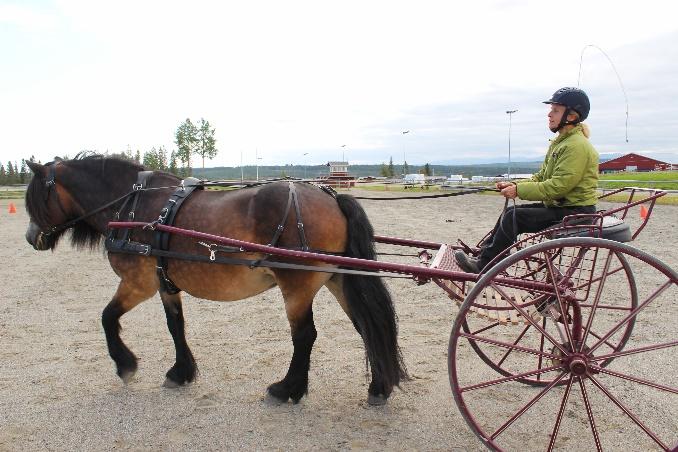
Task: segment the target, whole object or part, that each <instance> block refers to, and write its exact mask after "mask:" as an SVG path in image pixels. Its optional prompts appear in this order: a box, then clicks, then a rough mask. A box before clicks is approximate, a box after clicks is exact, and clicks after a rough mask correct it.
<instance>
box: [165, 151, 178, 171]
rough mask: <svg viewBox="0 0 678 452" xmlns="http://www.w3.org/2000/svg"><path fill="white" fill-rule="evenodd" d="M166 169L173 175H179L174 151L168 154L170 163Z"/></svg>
mask: <svg viewBox="0 0 678 452" xmlns="http://www.w3.org/2000/svg"><path fill="white" fill-rule="evenodd" d="M167 169H168V170H169V172H170V173H172V174H174V175H178V174H179V167H178V166H177V154H176V152H174V151H172V153H171V154H170V161H169V165H167Z"/></svg>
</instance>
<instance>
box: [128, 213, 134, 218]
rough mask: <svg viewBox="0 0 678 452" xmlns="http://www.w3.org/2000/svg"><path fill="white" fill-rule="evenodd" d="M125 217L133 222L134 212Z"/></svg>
mask: <svg viewBox="0 0 678 452" xmlns="http://www.w3.org/2000/svg"><path fill="white" fill-rule="evenodd" d="M127 217H128V218H129V219H130V220H134V212H130V213H128V214H127Z"/></svg>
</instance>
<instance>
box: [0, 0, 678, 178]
mask: <svg viewBox="0 0 678 452" xmlns="http://www.w3.org/2000/svg"><path fill="white" fill-rule="evenodd" d="M676 13H678V4H676V3H675V2H673V1H656V0H645V1H643V2H637V1H634V2H631V1H620V0H616V1H608V0H597V1H587V2H578V1H570V2H561V3H557V2H546V1H510V0H495V1H482V0H476V1H473V2H453V1H427V0H418V1H408V2H404V1H397V0H390V1H369V0H358V1H353V0H342V1H322V0H310V1H296V0H288V1H259V0H251V1H237V2H236V1H214V2H209V1H199V0H198V1H191V2H185V1H184V2H174V1H141V0H135V1H128V0H119V1H116V2H99V1H92V0H54V1H48V0H44V1H36V0H21V1H18V0H0V55H2V58H0V131H1V133H2V137H3V139H2V141H0V162H3V163H6V162H7V161H8V160H12V161H20V160H21V159H22V158H26V159H28V158H29V157H31V156H35V158H36V159H38V160H41V161H43V162H46V161H49V160H52V158H53V157H54V156H56V155H59V156H64V155H67V156H71V157H72V156H74V155H75V154H76V153H77V152H79V151H82V150H94V151H98V152H102V153H103V152H107V151H108V152H122V151H125V150H127V149H131V150H132V151H136V150H137V149H138V150H140V151H141V152H142V153H143V152H145V151H148V150H150V149H151V148H153V147H158V146H164V147H165V148H166V149H168V150H171V149H174V148H176V145H175V144H174V133H175V131H176V129H177V127H178V126H179V124H180V123H181V122H182V121H184V120H185V119H186V118H190V119H191V120H192V121H194V122H197V121H199V120H200V118H205V119H206V120H208V121H209V122H210V124H211V125H212V126H213V127H214V128H215V130H216V139H217V148H218V150H219V153H218V155H217V157H216V158H215V159H214V160H211V161H207V162H206V166H208V167H210V166H238V165H240V164H241V162H242V164H244V165H254V164H255V163H257V162H258V163H259V164H260V165H280V164H300V165H314V164H323V163H326V162H327V161H330V160H342V159H344V158H345V159H346V160H348V161H349V162H350V163H352V164H369V163H381V162H388V160H389V159H390V158H393V161H394V162H395V163H398V162H402V160H403V159H405V160H406V161H407V162H408V163H410V164H423V163H432V164H446V163H447V164H449V163H475V162H503V161H507V159H508V151H509V137H510V146H511V147H510V150H511V158H512V160H515V161H519V160H523V161H526V160H540V159H542V158H543V155H544V153H545V150H546V147H547V146H548V140H549V139H550V138H552V136H553V134H552V133H551V132H549V130H548V129H547V127H546V113H547V110H548V107H547V106H546V105H543V104H541V101H543V100H546V99H548V98H549V97H550V95H551V94H552V93H553V92H554V91H555V90H556V89H558V88H560V87H562V86H577V85H578V84H579V86H580V87H581V88H583V89H584V90H586V91H587V93H588V94H589V97H590V98H591V104H592V109H591V114H590V117H589V119H588V120H587V123H588V124H589V125H590V127H591V129H592V136H591V141H592V143H593V144H594V146H595V147H596V148H597V149H598V151H599V152H600V153H601V154H605V153H627V152H636V153H645V154H647V155H650V156H654V157H655V158H657V157H659V158H660V159H664V160H668V161H672V162H677V163H678V105H677V104H676V102H675V99H678V83H676V82H677V81H678V46H677V45H676V43H678V21H676V20H675V17H676ZM588 45H594V46H595V47H587V46H588ZM603 52H604V53H603ZM606 55H607V56H606ZM608 57H609V60H608ZM580 61H581V72H580ZM615 69H616V72H615ZM627 106H628V107H627ZM627 108H628V113H629V114H628V130H627V129H626V126H625V125H626V111H627ZM507 110H517V112H516V113H514V114H512V115H511V116H510V120H511V123H510V134H509V115H507V114H506V111H507ZM405 131H409V133H406V134H404V133H403V132H405ZM627 134H628V142H627V141H626V135H627Z"/></svg>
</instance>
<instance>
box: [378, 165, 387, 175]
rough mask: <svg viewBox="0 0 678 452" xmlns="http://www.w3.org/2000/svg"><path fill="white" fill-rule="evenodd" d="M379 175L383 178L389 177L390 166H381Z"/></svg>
mask: <svg viewBox="0 0 678 452" xmlns="http://www.w3.org/2000/svg"><path fill="white" fill-rule="evenodd" d="M379 175H380V176H383V177H388V176H389V174H388V166H386V163H382V164H381V168H379Z"/></svg>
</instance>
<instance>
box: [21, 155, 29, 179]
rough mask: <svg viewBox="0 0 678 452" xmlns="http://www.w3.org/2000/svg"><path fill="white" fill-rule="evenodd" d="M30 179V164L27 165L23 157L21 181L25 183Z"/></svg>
mask: <svg viewBox="0 0 678 452" xmlns="http://www.w3.org/2000/svg"><path fill="white" fill-rule="evenodd" d="M27 180H28V166H26V160H24V159H21V169H20V170H19V183H20V184H25V183H26V181H27Z"/></svg>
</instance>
